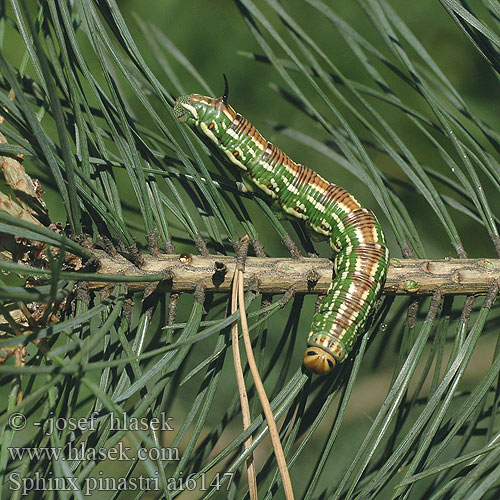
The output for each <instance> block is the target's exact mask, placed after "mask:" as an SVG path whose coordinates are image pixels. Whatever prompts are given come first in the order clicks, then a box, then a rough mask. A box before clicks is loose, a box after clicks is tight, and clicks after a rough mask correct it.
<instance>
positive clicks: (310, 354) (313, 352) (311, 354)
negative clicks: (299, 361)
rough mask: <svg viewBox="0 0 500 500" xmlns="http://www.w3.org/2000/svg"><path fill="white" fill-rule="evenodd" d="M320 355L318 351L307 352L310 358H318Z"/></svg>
mask: <svg viewBox="0 0 500 500" xmlns="http://www.w3.org/2000/svg"><path fill="white" fill-rule="evenodd" d="M317 354H318V353H317V352H316V351H307V355H308V356H316V355H317Z"/></svg>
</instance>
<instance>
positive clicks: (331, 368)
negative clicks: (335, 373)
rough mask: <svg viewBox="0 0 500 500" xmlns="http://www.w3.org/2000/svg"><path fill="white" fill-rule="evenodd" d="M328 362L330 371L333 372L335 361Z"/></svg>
mask: <svg viewBox="0 0 500 500" xmlns="http://www.w3.org/2000/svg"><path fill="white" fill-rule="evenodd" d="M326 362H327V363H328V366H329V367H330V370H333V367H334V366H335V365H334V364H333V361H332V360H331V359H327V360H326Z"/></svg>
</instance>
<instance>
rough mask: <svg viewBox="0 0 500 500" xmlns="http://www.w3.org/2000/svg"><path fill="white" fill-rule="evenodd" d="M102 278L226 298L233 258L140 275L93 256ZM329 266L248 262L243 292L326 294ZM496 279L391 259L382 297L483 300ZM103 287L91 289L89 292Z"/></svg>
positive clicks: (499, 273) (181, 263)
mask: <svg viewBox="0 0 500 500" xmlns="http://www.w3.org/2000/svg"><path fill="white" fill-rule="evenodd" d="M95 254H96V257H97V258H98V259H99V262H100V268H99V271H98V273H99V274H102V275H123V276H127V277H130V276H144V274H152V273H160V274H161V273H163V275H164V276H166V277H167V282H168V288H169V289H170V290H172V291H175V292H181V291H188V292H192V291H194V289H195V287H196V285H197V284H199V283H200V282H204V287H205V291H212V292H215V291H218V292H229V291H230V287H231V279H232V276H233V273H234V268H235V265H236V258H235V257H228V256H223V255H210V256H208V257H202V256H199V255H191V254H181V255H179V254H175V255H166V254H162V255H159V256H157V257H152V256H145V258H144V265H143V266H142V268H141V269H139V268H137V267H136V266H134V265H133V264H132V263H131V262H130V261H128V260H126V259H125V258H124V257H122V256H121V255H115V256H109V255H108V254H106V253H105V252H103V251H100V250H95ZM332 272H333V264H332V261H330V260H329V259H321V258H301V259H291V258H260V257H248V258H247V259H246V262H245V287H246V288H248V287H249V284H251V283H258V290H259V291H260V292H262V293H270V294H278V293H285V292H286V291H287V290H289V289H290V288H293V289H294V290H295V291H296V292H300V293H316V294H322V293H325V292H326V291H327V289H328V287H329V285H330V283H331V281H332ZM499 279H500V259H451V258H450V259H441V260H431V259H391V261H390V265H389V272H388V276H387V281H386V283H385V287H384V292H385V293H388V294H398V295H401V294H402V295H404V294H417V295H431V294H433V293H434V292H435V291H436V290H437V289H440V290H441V292H442V293H443V294H453V295H458V294H485V293H486V292H487V291H488V289H489V288H490V287H491V285H492V283H493V282H494V281H495V280H499ZM105 285H106V281H105V276H103V281H102V282H93V283H91V287H92V288H94V289H95V288H102V287H104V286H105ZM128 285H129V287H130V288H131V289H136V290H137V289H143V288H145V287H146V286H147V287H150V286H151V283H150V282H149V283H144V282H143V283H141V282H134V283H128Z"/></svg>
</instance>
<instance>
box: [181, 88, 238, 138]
mask: <svg viewBox="0 0 500 500" xmlns="http://www.w3.org/2000/svg"><path fill="white" fill-rule="evenodd" d="M174 114H175V116H176V117H177V118H178V119H179V121H180V122H182V123H186V124H187V125H189V126H190V127H193V128H201V129H202V130H201V131H202V132H203V133H204V134H205V135H211V134H215V135H218V134H220V133H222V132H223V131H224V130H225V129H226V128H227V127H229V125H231V123H232V121H233V120H234V118H235V117H236V112H235V111H234V109H233V108H232V107H231V106H229V104H227V102H226V100H225V96H222V97H219V98H217V99H216V98H214V97H207V96H204V95H200V94H189V95H181V96H180V97H178V98H177V99H176V100H175V103H174ZM207 130H208V131H209V132H207Z"/></svg>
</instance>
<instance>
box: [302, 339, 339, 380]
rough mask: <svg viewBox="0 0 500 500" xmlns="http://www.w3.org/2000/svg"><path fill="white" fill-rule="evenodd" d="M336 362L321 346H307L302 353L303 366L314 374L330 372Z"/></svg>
mask: <svg viewBox="0 0 500 500" xmlns="http://www.w3.org/2000/svg"><path fill="white" fill-rule="evenodd" d="M336 364H337V362H336V361H335V358H334V357H333V356H332V355H331V354H330V353H329V352H328V351H325V350H324V349H322V348H321V347H317V346H311V347H308V348H307V349H306V352H305V353H304V366H305V367H306V368H307V369H308V370H309V371H311V372H313V373H316V375H326V374H327V373H330V372H331V371H332V370H333V369H334V368H335V365H336Z"/></svg>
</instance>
